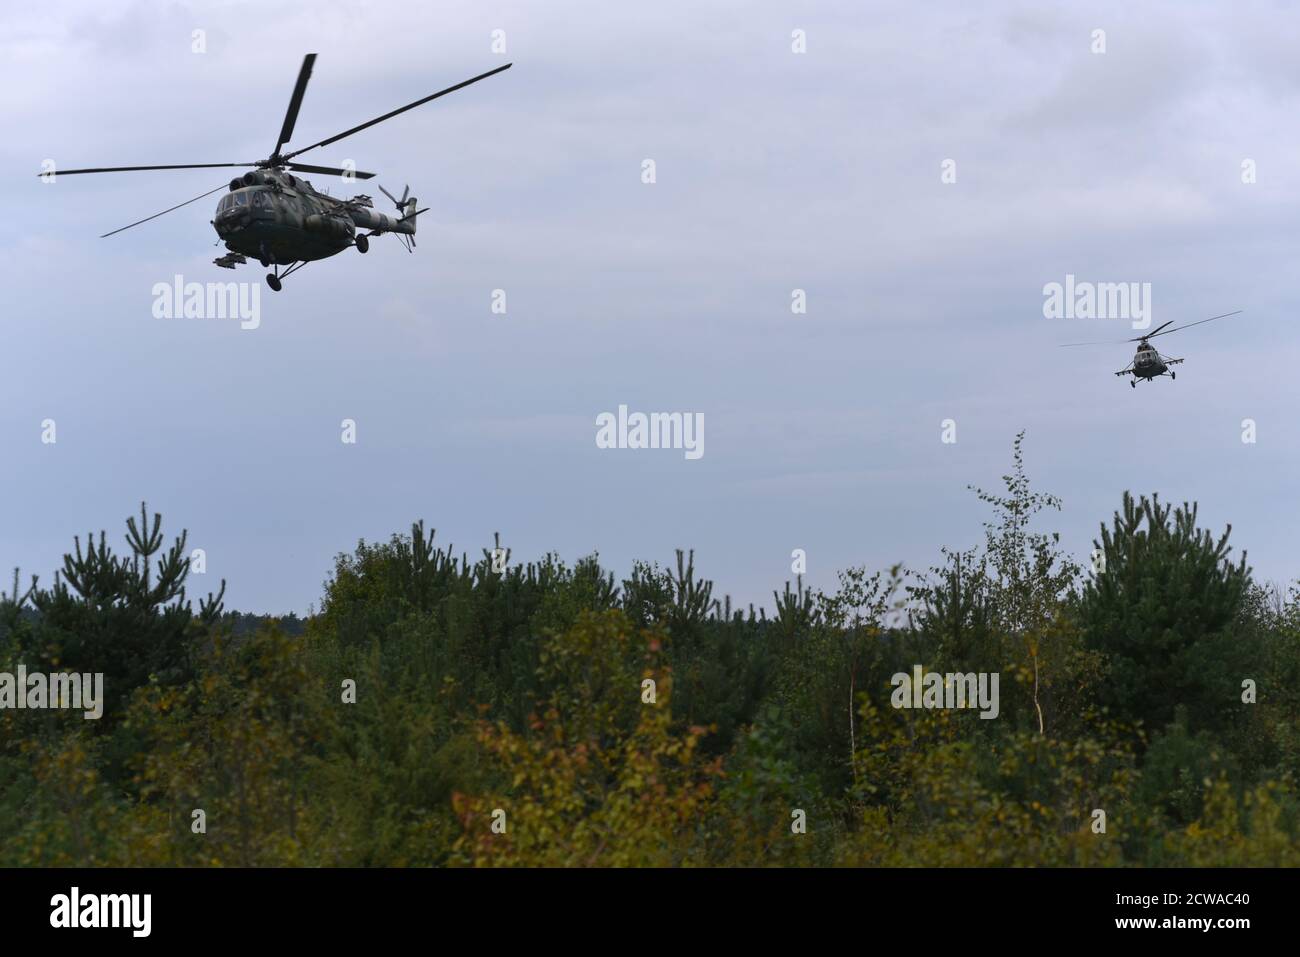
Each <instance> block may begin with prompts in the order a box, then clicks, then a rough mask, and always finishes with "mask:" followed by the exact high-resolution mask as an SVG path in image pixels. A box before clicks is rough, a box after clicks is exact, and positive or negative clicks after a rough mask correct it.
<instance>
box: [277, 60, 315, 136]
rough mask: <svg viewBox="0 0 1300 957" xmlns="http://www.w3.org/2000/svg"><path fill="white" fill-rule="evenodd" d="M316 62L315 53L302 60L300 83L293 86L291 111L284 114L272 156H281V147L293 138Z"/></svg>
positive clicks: (290, 98) (290, 102)
mask: <svg viewBox="0 0 1300 957" xmlns="http://www.w3.org/2000/svg"><path fill="white" fill-rule="evenodd" d="M315 62H316V54H314V53H308V54H307V55H306V56H305V57H303V58H302V66H301V67H300V68H299V70H298V82H296V83H295V84H294V85H293V96H291V97H289V109H288V111H287V112H286V113H285V114H284V125H283V126H281V127H280V138H279V139H278V140H276V141H275V149H273V150H271V155H272V156H279V155H280V147H281V146H283V145H284V144H285V143H287V142H289V137H291V136H293V127H294V124H295V123H297V122H298V110H300V109H301V108H302V95H303V94H304V93H306V92H307V81H308V80H310V79H311V67H312V64H313V63H315Z"/></svg>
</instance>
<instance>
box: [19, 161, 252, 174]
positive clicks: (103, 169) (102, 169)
mask: <svg viewBox="0 0 1300 957" xmlns="http://www.w3.org/2000/svg"><path fill="white" fill-rule="evenodd" d="M256 165H257V164H256V163H182V164H180V165H178V166H97V167H95V168H94V169H59V168H58V167H55V168H54V169H52V170H51V171H50V172H51V173H53V174H54V175H55V176H75V175H76V174H77V173H130V172H133V171H135V170H151V169H220V168H224V167H227V166H256ZM36 175H37V176H46V175H49V174H46V173H37V174H36Z"/></svg>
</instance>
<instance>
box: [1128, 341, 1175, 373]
mask: <svg viewBox="0 0 1300 957" xmlns="http://www.w3.org/2000/svg"><path fill="white" fill-rule="evenodd" d="M1168 368H1169V367H1168V366H1166V365H1165V363H1164V361H1163V360H1162V359H1161V358H1160V353H1158V352H1156V350H1155V349H1154V348H1152V347H1150V346H1146V347H1145V348H1142V347H1139V348H1138V351H1137V353H1136V354H1135V355H1134V356H1133V374H1134V375H1135V376H1137V377H1138V378H1139V379H1154V378H1155V377H1156V376H1158V375H1164V374H1165V371H1166V370H1167V369H1168Z"/></svg>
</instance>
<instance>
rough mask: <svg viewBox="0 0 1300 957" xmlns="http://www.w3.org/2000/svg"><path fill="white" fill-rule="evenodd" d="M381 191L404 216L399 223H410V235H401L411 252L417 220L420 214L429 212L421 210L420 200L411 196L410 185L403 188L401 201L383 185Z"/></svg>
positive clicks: (380, 187)
mask: <svg viewBox="0 0 1300 957" xmlns="http://www.w3.org/2000/svg"><path fill="white" fill-rule="evenodd" d="M379 190H380V192H382V193H383V194H384V195H385V196H387V197H388V198H389V199H390V200H392V202H393V205H394V206H396V207H397V211H398V212H399V213H401V214H402V218H401V219H399V220H398V222H399V223H406V222H409V223H410V224H411V231H410V232H409V233H402V234H400V235H401V239H402V241H403V242H404V243H406V244H407V247H406V248H407V251H408V252H409V251H410V250H411V249H412V247H414V246H415V227H416V222H415V218H416V217H417V216H419V215H420V213H423V212H427V211H428V210H427V209H420V208H419V200H417V199H416V198H415V197H414V196H412V195H411V187H410V186H409V185H404V186H403V187H402V198H401V199H398V198H397V197H396V196H394V195H393V194H392V193H390V192H389V191H388V190H386V189H384V187H383V186H382V185H380V186H379Z"/></svg>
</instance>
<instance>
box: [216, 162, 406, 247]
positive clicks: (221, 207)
mask: <svg viewBox="0 0 1300 957" xmlns="http://www.w3.org/2000/svg"><path fill="white" fill-rule="evenodd" d="M415 203H416V200H415V199H414V198H412V199H411V200H410V201H409V202H408V203H407V206H406V207H405V209H404V210H403V213H404V214H405V213H413V212H414V211H415ZM212 226H213V228H214V229H216V231H217V235H218V236H219V237H221V239H222V241H223V242H224V243H225V244H226V248H227V249H229V250H230V251H231V252H235V253H240V254H242V255H245V256H249V257H252V258H253V259H257V260H259V261H260V262H261V263H262V264H263V265H265V266H270V265H273V264H274V265H280V266H286V265H289V264H292V263H305V262H314V261H316V260H318V259H328V258H329V257H330V256H334V255H337V254H338V253H341V252H342V251H343V250H345V249H347V248H348V247H350V246H353V245H357V246H364V243H358V242H357V238H358V236H357V231H358V230H359V229H360V230H369V231H370V232H371V233H384V232H392V233H406V234H408V235H414V233H415V218H414V216H411V218H409V219H407V218H405V216H403V217H393V216H388V215H386V214H384V213H378V212H376V211H375V210H374V209H373V208H372V207H371V202H370V198H369V197H367V196H356V197H353V198H352V199H350V200H340V199H335V198H333V197H331V196H326V195H325V194H324V193H319V192H317V191H316V190H315V189H314V188H313V187H312V186H311V184H310V183H308V182H306V181H305V180H302V179H299V178H298V177H296V176H293V175H291V174H289V173H285V172H281V171H279V170H258V171H255V172H251V173H247V174H245V175H244V176H242V177H239V178H237V179H235V180H232V181H231V183H230V191H229V192H228V193H226V195H224V196H223V197H222V198H221V202H219V203H218V204H217V209H216V215H215V216H214V217H213V219H212Z"/></svg>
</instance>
